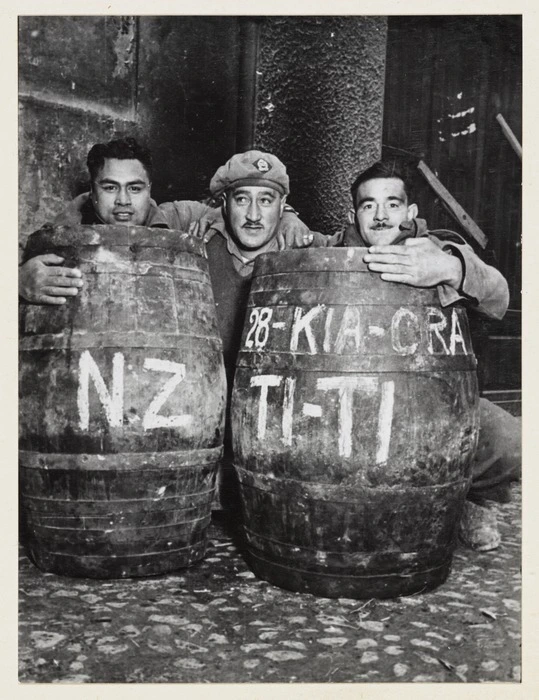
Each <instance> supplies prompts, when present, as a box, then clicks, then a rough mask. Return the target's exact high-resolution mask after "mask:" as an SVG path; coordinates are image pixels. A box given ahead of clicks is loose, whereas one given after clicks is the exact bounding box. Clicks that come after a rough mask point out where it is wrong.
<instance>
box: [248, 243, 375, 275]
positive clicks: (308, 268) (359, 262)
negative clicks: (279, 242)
mask: <svg viewBox="0 0 539 700" xmlns="http://www.w3.org/2000/svg"><path fill="white" fill-rule="evenodd" d="M367 252H368V248H365V247H360V246H347V247H346V248H341V247H339V248H337V247H330V248H328V247H315V248H291V249H289V250H280V251H271V252H268V253H261V254H260V255H258V256H257V257H256V259H255V263H254V268H253V277H259V276H261V275H265V274H275V273H276V272H299V271H300V270H301V272H326V271H327V272H337V271H339V270H340V271H343V272H345V271H346V272H350V271H354V272H370V270H369V268H368V267H367V264H366V263H365V262H363V256H364V255H365V254H366V253H367ZM321 260H323V261H324V262H323V263H320V262H319V261H321ZM328 265H329V266H328Z"/></svg>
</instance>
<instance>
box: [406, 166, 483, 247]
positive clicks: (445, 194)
mask: <svg viewBox="0 0 539 700" xmlns="http://www.w3.org/2000/svg"><path fill="white" fill-rule="evenodd" d="M417 168H418V170H419V171H420V172H421V174H422V175H423V176H424V178H425V179H426V181H427V182H428V183H429V185H430V186H431V187H432V189H433V190H434V191H435V192H436V194H437V195H438V196H439V197H440V198H441V199H442V201H443V202H444V204H445V205H446V206H447V208H448V209H449V211H450V212H451V214H452V215H453V216H454V217H455V219H456V220H457V221H458V222H459V224H460V225H461V226H462V228H463V229H464V230H465V231H466V232H467V233H468V234H469V235H470V236H471V237H472V238H473V239H474V240H475V241H477V243H479V245H480V246H481V248H485V247H486V245H487V242H488V239H487V237H486V236H485V234H484V233H483V231H481V229H480V228H479V226H478V225H477V224H476V223H475V221H474V220H473V219H472V217H471V216H470V215H469V214H467V213H466V212H465V211H464V209H463V208H462V207H461V206H460V204H459V203H458V202H457V200H456V199H455V198H454V197H453V195H452V194H451V193H450V192H449V190H447V189H446V188H445V187H444V186H443V185H442V183H441V182H440V180H438V178H437V177H436V175H435V174H434V173H433V172H432V170H431V169H430V168H429V167H428V165H427V164H426V163H425V161H423V160H420V161H419V163H418V165H417Z"/></svg>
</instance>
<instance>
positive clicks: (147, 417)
mask: <svg viewBox="0 0 539 700" xmlns="http://www.w3.org/2000/svg"><path fill="white" fill-rule="evenodd" d="M144 369H146V370H153V371H155V372H170V373H171V374H172V375H173V376H172V377H171V378H170V379H169V380H168V381H167V382H166V383H165V385H164V386H163V388H162V389H161V391H160V392H159V393H158V394H157V395H156V396H155V397H154V399H153V400H152V402H151V403H150V405H149V406H148V410H147V411H146V413H145V414H144V417H143V419H142V427H143V428H144V430H151V429H152V428H180V427H183V426H185V425H188V424H189V423H190V422H191V421H192V420H193V416H192V415H190V414H188V413H185V414H182V415H176V416H161V415H159V409H160V408H161V407H162V406H163V404H164V403H165V401H166V400H167V399H168V397H169V396H170V395H171V394H172V392H173V391H174V389H175V388H176V387H177V386H178V384H179V383H180V382H181V381H182V380H183V379H184V377H185V365H184V364H180V363H179V362H171V361H170V360H159V359H156V358H149V357H147V358H146V359H145V360H144Z"/></svg>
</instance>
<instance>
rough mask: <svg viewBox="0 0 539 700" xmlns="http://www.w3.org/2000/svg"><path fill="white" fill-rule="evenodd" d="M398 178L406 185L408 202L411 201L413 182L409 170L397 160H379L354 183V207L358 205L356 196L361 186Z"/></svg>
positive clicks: (351, 189)
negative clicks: (368, 182)
mask: <svg viewBox="0 0 539 700" xmlns="http://www.w3.org/2000/svg"><path fill="white" fill-rule="evenodd" d="M389 177H397V178H399V180H402V182H403V183H404V192H405V193H406V197H407V198H408V201H410V199H411V196H412V191H411V182H410V177H409V175H408V171H407V168H406V167H405V166H402V165H401V164H400V163H398V162H397V161H396V160H378V161H376V163H373V165H371V166H370V167H369V168H367V170H364V171H363V172H362V173H361V174H360V175H358V176H357V177H356V179H355V180H354V182H353V183H352V187H351V188H350V191H351V192H352V201H353V202H354V207H355V205H356V195H357V191H358V189H359V186H360V185H361V184H363V183H364V182H367V180H374V179H376V178H389Z"/></svg>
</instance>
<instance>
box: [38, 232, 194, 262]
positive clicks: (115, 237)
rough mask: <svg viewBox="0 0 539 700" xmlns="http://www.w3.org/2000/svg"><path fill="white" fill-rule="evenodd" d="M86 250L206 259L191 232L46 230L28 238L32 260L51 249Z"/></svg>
mask: <svg viewBox="0 0 539 700" xmlns="http://www.w3.org/2000/svg"><path fill="white" fill-rule="evenodd" d="M85 246H105V247H123V246H125V247H128V248H129V247H133V248H135V249H137V248H138V249H143V248H170V249H172V250H174V249H175V250H180V252H186V253H193V254H194V255H199V256H201V257H205V246H204V241H203V240H202V239H201V238H196V236H194V235H193V234H192V233H189V232H188V231H181V230H179V229H172V228H161V227H151V226H120V225H116V224H95V225H87V224H77V225H72V226H44V227H43V228H41V229H39V231H35V232H34V233H32V234H31V235H30V236H28V239H27V242H26V248H25V255H26V258H30V257H33V256H34V255H39V254H41V253H44V252H46V251H47V250H49V249H51V248H58V247H76V248H80V247H85Z"/></svg>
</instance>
